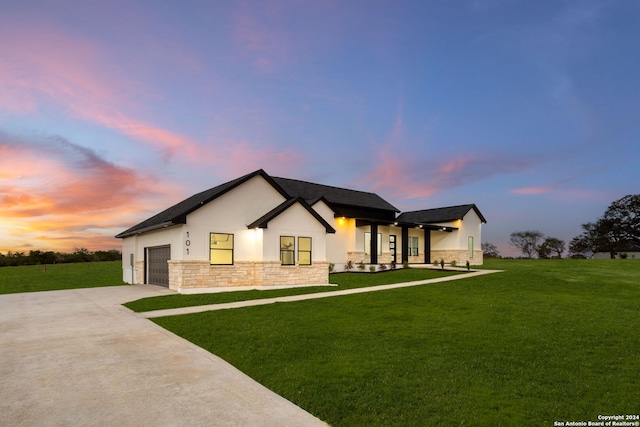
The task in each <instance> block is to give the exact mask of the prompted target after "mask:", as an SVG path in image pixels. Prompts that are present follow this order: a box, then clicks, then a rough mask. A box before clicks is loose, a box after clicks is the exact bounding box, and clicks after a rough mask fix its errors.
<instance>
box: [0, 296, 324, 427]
mask: <svg viewBox="0 0 640 427" xmlns="http://www.w3.org/2000/svg"><path fill="white" fill-rule="evenodd" d="M169 293H172V292H171V291H169V290H166V289H163V288H159V287H155V286H147V285H144V286H140V285H137V286H118V287H106V288H91V289H78V290H67V291H51V292H36V293H25V294H11V295H0V425H2V426H120V427H125V426H316V425H317V426H323V425H326V424H325V423H323V422H322V421H320V420H318V419H317V418H315V417H313V416H311V415H310V414H308V413H307V412H305V411H303V410H302V409H300V408H299V407H297V406H295V405H294V404H292V403H291V402H289V401H287V400H286V399H284V398H282V397H280V396H278V395H277V394H275V393H273V392H271V391H270V390H268V389H266V388H265V387H263V386H261V385H260V384H258V383H256V382H255V381H253V380H252V379H251V378H249V377H247V376H246V375H244V374H243V373H242V372H240V371H238V370H237V369H235V368H233V367H232V366H231V365H229V364H227V363H226V362H224V361H223V360H222V359H220V358H218V357H216V356H214V355H212V354H211V353H208V352H207V351H205V350H203V349H201V348H199V347H197V346H195V345H193V344H191V343H190V342H188V341H186V340H184V339H182V338H180V337H178V336H176V335H174V334H172V333H170V332H168V331H166V330H164V329H162V328H160V327H159V326H157V325H156V324H154V323H152V322H151V321H149V320H147V319H145V318H143V317H142V316H140V315H136V314H134V313H132V312H131V311H129V310H128V309H126V308H124V307H122V306H121V305H120V304H122V303H123V302H127V301H133V300H136V299H139V298H144V297H149V296H157V295H162V294H169Z"/></svg>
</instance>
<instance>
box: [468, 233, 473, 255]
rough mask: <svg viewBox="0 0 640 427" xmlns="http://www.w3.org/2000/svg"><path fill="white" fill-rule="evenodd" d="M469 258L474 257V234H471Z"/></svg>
mask: <svg viewBox="0 0 640 427" xmlns="http://www.w3.org/2000/svg"><path fill="white" fill-rule="evenodd" d="M468 242H469V243H468V244H469V258H473V236H469V239H468Z"/></svg>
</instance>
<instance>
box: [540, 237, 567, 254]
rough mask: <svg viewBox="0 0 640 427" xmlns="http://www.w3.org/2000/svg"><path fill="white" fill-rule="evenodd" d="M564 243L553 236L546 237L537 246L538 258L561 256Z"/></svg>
mask: <svg viewBox="0 0 640 427" xmlns="http://www.w3.org/2000/svg"><path fill="white" fill-rule="evenodd" d="M564 248H565V244H564V240H560V239H557V238H555V237H547V238H546V239H544V242H542V244H541V245H540V246H539V247H538V257H539V258H562V253H563V252H564Z"/></svg>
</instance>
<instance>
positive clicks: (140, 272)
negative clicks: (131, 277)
mask: <svg viewBox="0 0 640 427" xmlns="http://www.w3.org/2000/svg"><path fill="white" fill-rule="evenodd" d="M135 269H136V283H135V284H136V285H144V260H143V259H139V260H137V261H136V265H135Z"/></svg>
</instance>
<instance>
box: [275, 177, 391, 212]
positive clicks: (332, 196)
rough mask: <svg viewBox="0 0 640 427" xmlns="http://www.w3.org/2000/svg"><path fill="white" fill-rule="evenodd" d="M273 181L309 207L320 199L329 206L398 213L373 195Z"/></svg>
mask: <svg viewBox="0 0 640 427" xmlns="http://www.w3.org/2000/svg"><path fill="white" fill-rule="evenodd" d="M273 180H274V181H275V182H276V183H278V185H280V187H282V188H283V189H284V190H285V191H286V192H287V193H289V195H291V196H292V197H302V198H303V199H304V200H305V201H306V202H307V203H309V204H310V205H313V204H314V203H315V202H317V201H318V200H320V199H324V200H326V201H327V202H328V203H329V204H331V205H341V206H354V207H358V208H368V209H377V210H383V211H392V212H400V211H399V210H398V209H396V207H395V206H393V205H392V204H391V203H389V202H387V201H386V200H384V199H383V198H382V197H380V196H378V195H377V194H375V193H368V192H366V191H358V190H349V189H347V188H340V187H332V186H329V185H322V184H314V183H313V182H306V181H299V180H296V179H289V178H277V177H273Z"/></svg>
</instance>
